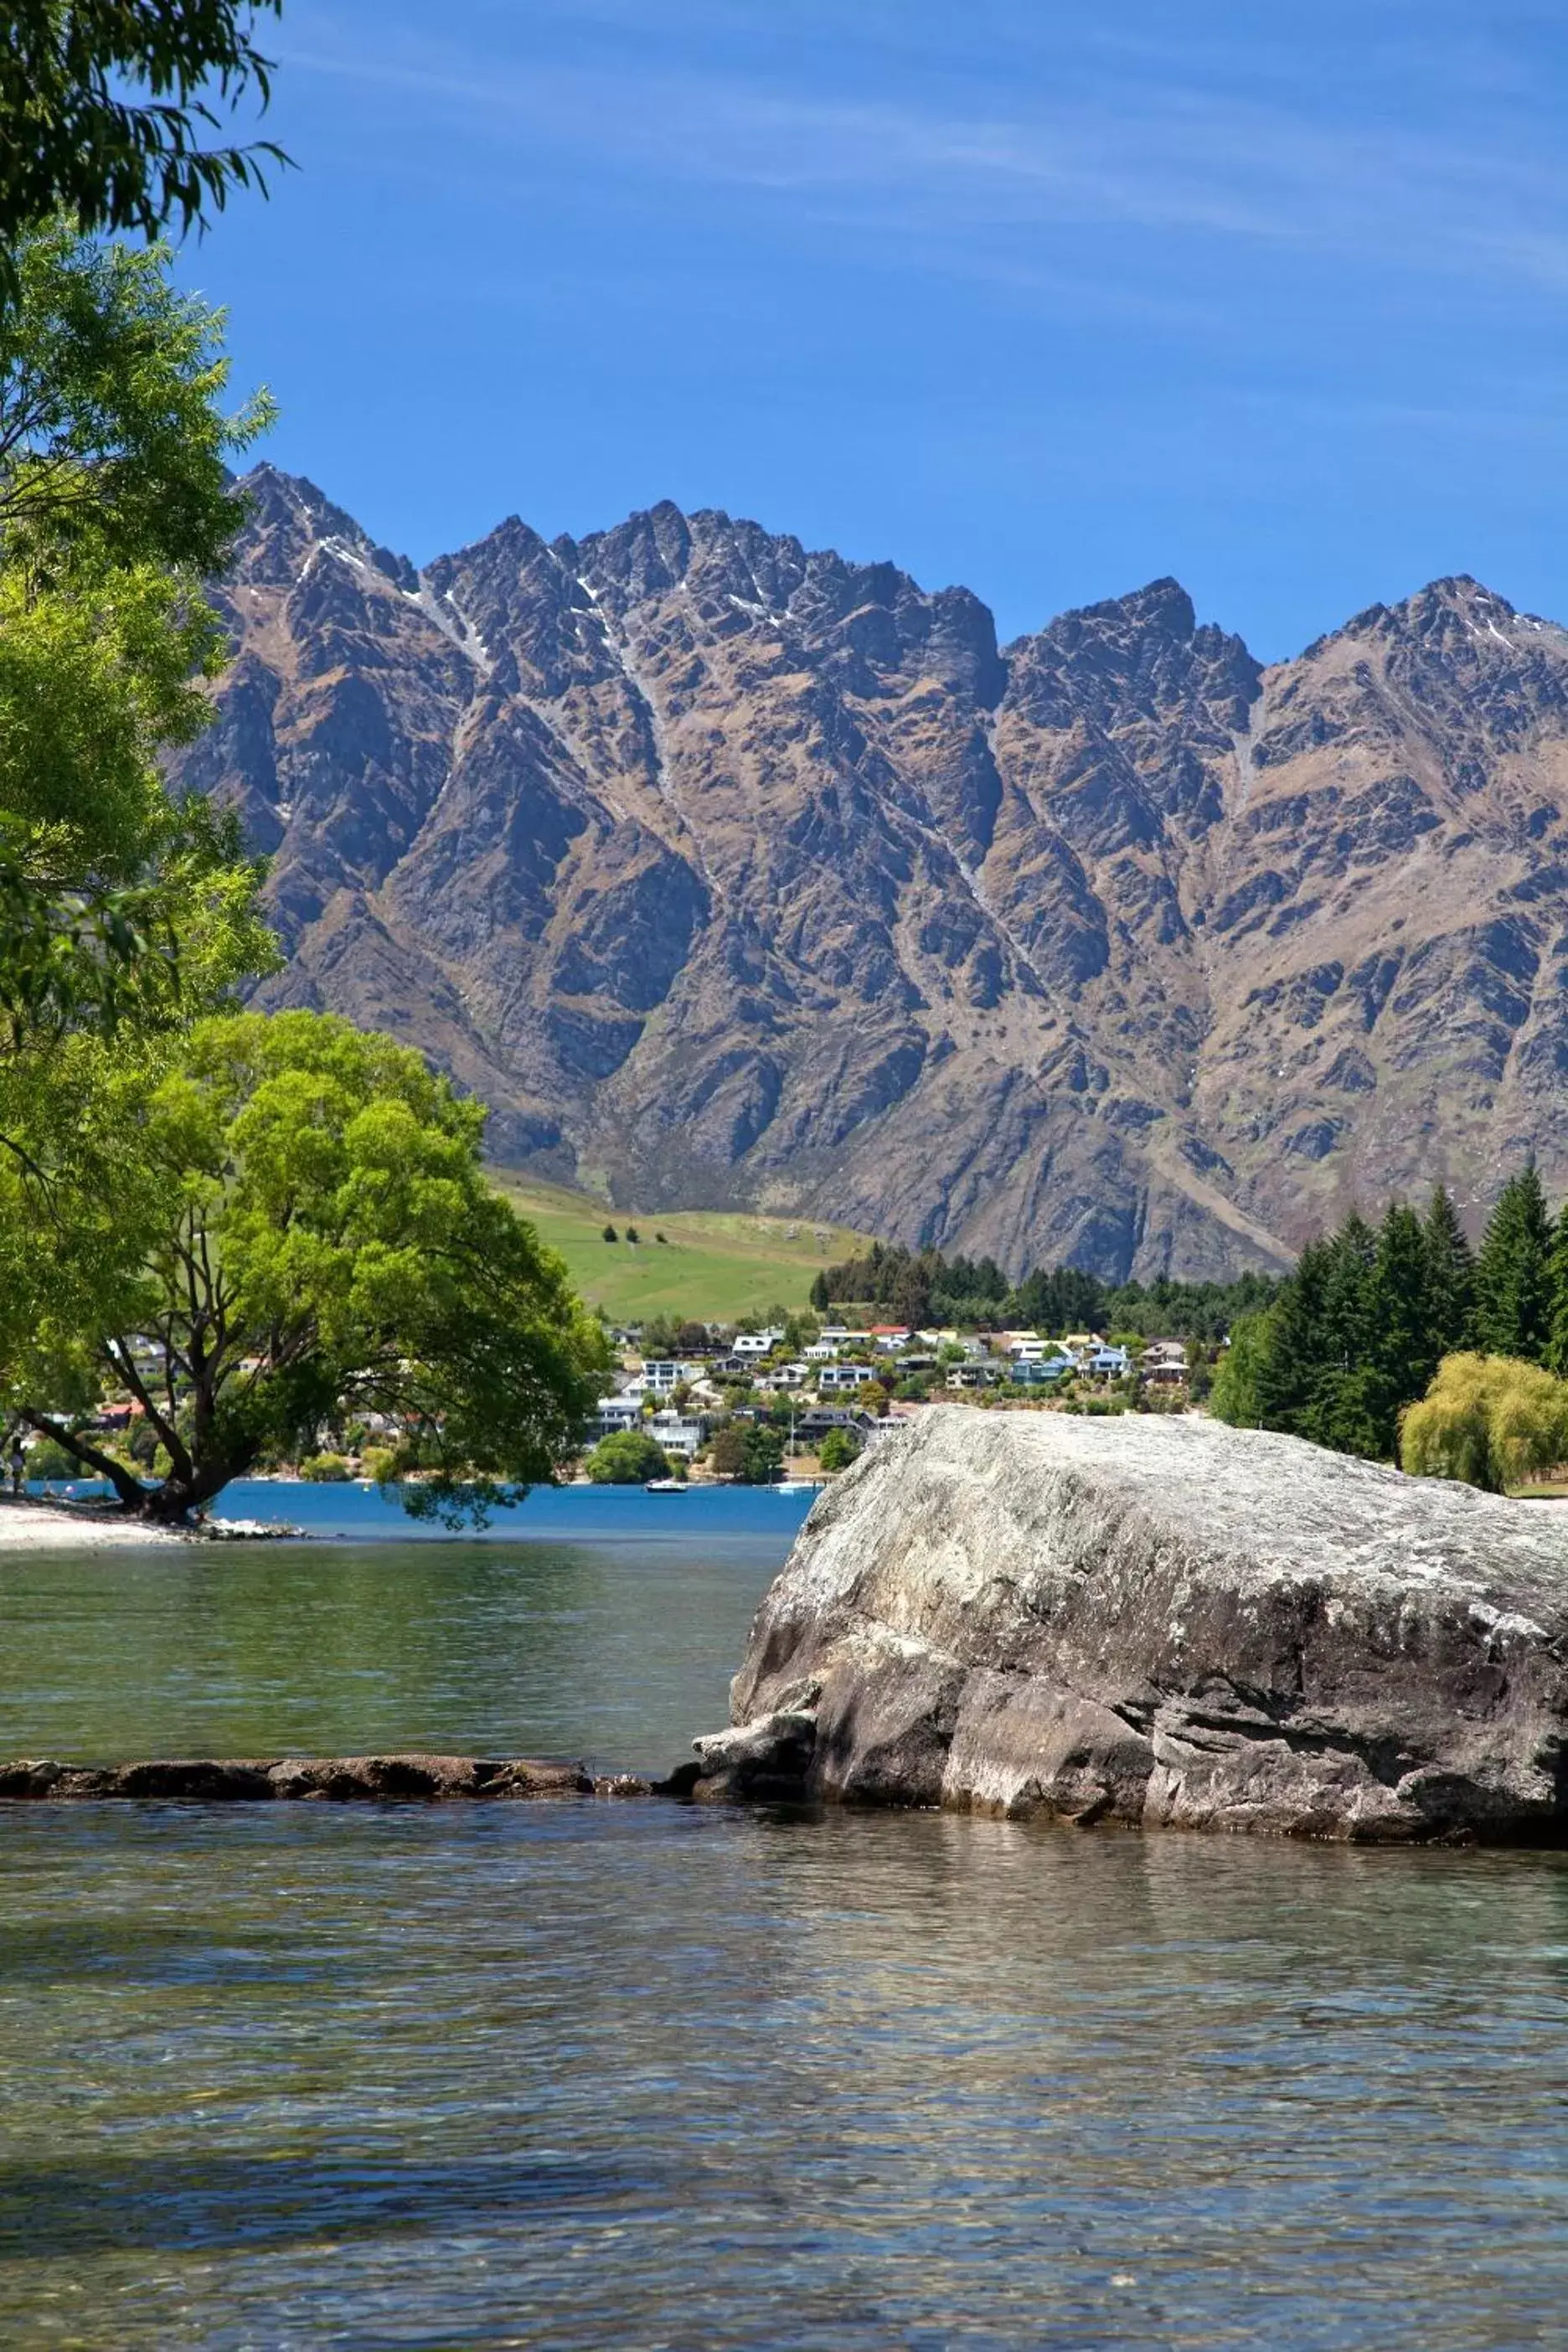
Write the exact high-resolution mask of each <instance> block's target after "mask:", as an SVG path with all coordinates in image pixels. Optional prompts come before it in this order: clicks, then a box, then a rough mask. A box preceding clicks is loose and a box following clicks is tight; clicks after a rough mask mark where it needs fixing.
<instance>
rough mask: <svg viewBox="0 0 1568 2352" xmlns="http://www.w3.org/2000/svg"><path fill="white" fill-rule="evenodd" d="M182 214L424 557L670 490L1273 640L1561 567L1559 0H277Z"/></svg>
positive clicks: (363, 490)
mask: <svg viewBox="0 0 1568 2352" xmlns="http://www.w3.org/2000/svg"><path fill="white" fill-rule="evenodd" d="M268 34H269V46H270V47H271V48H272V49H273V50H274V52H275V53H276V54H277V56H278V58H279V74H278V78H277V94H276V99H275V103H274V106H273V110H272V114H271V117H270V120H269V122H268V129H269V131H271V132H272V134H273V135H275V136H276V137H278V138H279V140H280V141H281V142H282V143H283V144H284V145H285V146H286V147H288V148H289V151H290V152H291V153H292V155H293V156H294V158H295V160H296V162H297V163H298V165H299V167H300V168H299V169H298V171H297V172H295V173H292V174H289V175H288V176H287V177H286V178H285V179H284V180H283V181H282V182H280V183H279V185H278V187H277V190H276V193H275V194H274V197H273V199H272V201H271V202H270V204H259V203H257V202H255V201H254V200H251V199H247V198H243V197H242V198H240V199H237V201H236V202H235V204H234V205H232V207H231V209H230V210H229V211H228V212H227V213H226V215H224V216H223V217H222V218H221V219H220V220H219V222H218V223H217V225H216V227H215V228H214V230H213V231H212V233H211V234H210V235H209V236H207V238H206V239H205V242H203V243H201V244H199V245H195V246H193V247H190V248H188V249H187V252H186V254H185V257H184V261H183V263H182V270H183V274H184V277H185V278H186V280H187V282H189V283H191V284H193V285H197V286H200V287H201V288H202V289H204V291H205V292H207V293H208V294H210V295H211V296H212V297H213V298H214V299H218V300H221V301H223V302H225V303H226V304H227V306H228V308H229V310H230V313H231V341H232V345H233V349H234V351H235V354H236V359H237V373H238V379H239V380H240V381H241V382H243V383H254V382H257V381H262V380H264V381H266V382H268V383H270V384H271V386H272V388H273V390H274V391H275V393H276V394H278V396H279V399H280V401H281V403H282V406H283V417H282V422H281V424H280V425H279V428H278V430H277V431H276V433H275V434H274V435H273V436H272V437H271V440H270V442H269V445H268V453H267V454H268V455H270V456H271V457H273V458H274V459H275V460H276V461H277V462H278V463H279V464H280V465H283V466H286V467H289V468H291V469H294V470H297V471H300V472H303V473H308V474H310V476H311V477H312V478H314V479H315V480H316V481H318V482H319V483H320V484H321V487H322V488H323V489H325V490H326V491H327V492H328V493H329V494H330V495H331V496H332V497H334V498H336V499H338V500H340V501H341V502H342V504H343V505H345V506H347V507H349V508H350V509H352V510H353V512H354V513H355V514H356V515H357V516H358V517H359V519H360V520H362V521H363V524H364V525H365V527H366V528H367V529H368V530H371V531H372V532H373V533H374V536H375V537H376V538H378V539H381V540H384V541H387V542H389V543H391V544H392V545H394V546H396V547H398V548H400V549H402V550H404V551H407V552H408V553H410V554H412V555H413V556H414V557H415V558H416V560H419V561H424V560H426V559H428V558H429V557H430V556H432V555H434V554H436V553H437V552H438V551H441V550H442V549H444V548H450V547H455V546H458V545H460V544H462V543H463V542H464V541H467V540H470V539H473V538H476V537H479V535H481V534H482V533H483V532H484V531H486V530H489V528H490V527H491V526H492V525H493V524H494V523H496V522H497V521H499V520H500V519H501V517H502V516H504V515H506V514H508V513H510V512H516V513H520V514H521V515H523V516H524V517H525V518H526V519H527V520H529V521H530V522H531V523H533V524H534V525H535V526H536V527H537V528H538V529H539V530H542V531H544V532H545V533H546V534H551V533H553V532H555V531H558V530H571V531H573V532H575V533H579V534H580V533H583V532H585V531H587V530H593V529H595V527H597V526H600V525H603V524H607V523H611V522H614V521H616V520H618V519H619V518H620V517H621V516H622V515H624V514H625V513H626V512H627V511H629V510H630V509H632V508H634V507H640V506H647V505H650V504H651V503H653V501H655V500H656V499H659V498H665V497H668V498H673V499H677V500H678V501H679V503H680V504H681V505H683V506H685V507H688V508H690V507H694V506H721V507H726V508H728V509H730V510H731V512H732V513H736V514H746V515H752V516H754V517H755V518H756V519H757V520H760V521H762V522H763V523H765V524H767V525H768V526H769V527H770V528H772V529H774V530H791V531H794V532H795V533H796V534H797V535H798V536H799V537H800V538H802V539H804V540H805V541H806V542H807V544H808V545H816V546H822V545H831V546H837V547H838V548H840V549H841V550H842V551H844V552H845V553H846V554H849V555H853V556H857V557H862V558H874V557H884V556H886V557H890V558H892V559H893V560H895V561H896V562H900V563H901V564H903V565H905V566H906V567H907V568H908V569H909V570H910V571H911V572H914V573H915V575H916V576H917V578H919V579H920V580H921V581H922V582H923V583H925V584H927V585H928V586H936V585H940V584H942V583H945V582H949V581H954V580H959V581H963V582H965V583H967V584H968V585H970V586H971V587H973V588H974V589H975V590H977V591H978V593H980V594H981V595H983V596H984V597H985V598H986V600H987V601H988V602H989V603H990V604H992V605H993V606H994V609H995V611H996V613H997V616H998V621H999V624H1000V626H1001V628H1002V632H1003V634H1004V635H1012V634H1014V633H1016V632H1017V631H1020V630H1023V629H1026V628H1029V627H1032V626H1035V625H1037V624H1038V623H1040V622H1041V621H1043V620H1045V619H1047V618H1048V617H1049V615H1050V614H1053V613H1055V612H1058V611H1059V610H1060V609H1062V608H1063V607H1064V606H1066V605H1068V604H1087V603H1089V602H1092V601H1093V600H1094V599H1096V598H1098V597H1101V596H1106V595H1111V594H1115V593H1119V592H1120V591H1121V590H1124V589H1127V588H1131V587H1133V586H1136V585H1138V584H1140V583H1142V582H1143V581H1145V580H1148V579H1152V578H1153V577H1155V576H1157V575H1159V574H1161V573H1163V572H1174V573H1175V574H1176V575H1177V576H1178V577H1179V578H1180V579H1181V580H1183V581H1184V583H1186V585H1187V586H1188V587H1189V589H1190V590H1191V591H1192V593H1193V594H1194V598H1195V600H1196V602H1197V604H1198V608H1199V611H1200V613H1201V614H1202V615H1203V616H1204V617H1205V618H1209V619H1215V620H1219V621H1222V622H1224V623H1225V624H1226V625H1228V626H1231V627H1235V628H1238V629H1240V630H1241V631H1242V633H1243V634H1244V635H1246V636H1247V639H1248V641H1249V642H1250V643H1251V644H1252V646H1254V649H1255V650H1256V651H1257V652H1258V653H1259V654H1261V655H1262V656H1265V657H1266V658H1272V657H1276V656H1284V655H1287V654H1289V653H1292V652H1295V651H1297V650H1299V649H1300V646H1303V645H1304V644H1306V643H1307V642H1308V641H1309V640H1310V638H1311V637H1313V636H1315V635H1318V634H1319V632H1320V631H1321V630H1323V629H1327V628H1331V627H1333V626H1335V625H1337V624H1338V623H1339V622H1341V621H1342V620H1343V619H1345V618H1347V617H1348V616H1349V615H1350V614H1352V612H1355V611H1356V610H1358V609H1359V608H1360V607H1362V606H1363V605H1365V604H1370V603H1372V602H1373V600H1375V599H1379V598H1383V599H1393V598H1395V597H1398V596H1401V595H1404V594H1406V593H1409V592H1410V591H1411V590H1413V589H1414V588H1415V587H1417V586H1419V585H1420V584H1421V583H1424V582H1425V581H1426V580H1428V579H1430V578H1433V577H1436V576H1437V575H1440V574H1442V573H1444V572H1461V571H1464V572H1475V573H1477V574H1478V575H1479V577H1481V578H1482V579H1484V580H1486V581H1487V582H1488V583H1489V585H1491V586H1492V587H1495V588H1497V589H1499V590H1500V591H1501V593H1503V594H1504V595H1506V596H1509V597H1510V598H1511V599H1512V600H1513V602H1514V603H1515V604H1520V605H1521V606H1525V607H1528V608H1530V609H1532V610H1535V611H1541V612H1545V613H1549V614H1553V615H1555V616H1558V617H1563V618H1568V16H1564V13H1563V10H1562V8H1561V6H1560V5H1557V0H1539V5H1537V4H1536V0H1489V5H1487V6H1486V7H1485V8H1484V9H1483V8H1480V7H1478V6H1476V5H1474V0H1469V4H1468V5H1458V0H1420V5H1415V0H1408V5H1407V0H1268V5H1258V0H1184V5H1179V6H1178V5H1175V0H1097V5H1095V6H1093V7H1092V8H1091V7H1089V6H1088V5H1073V6H1067V5H1058V0H962V5H960V0H777V5H763V4H762V0H658V5H652V0H447V5H446V6H445V7H444V8H439V9H438V8H435V7H432V6H431V5H429V0H286V5H285V16H284V20H283V23H282V25H281V26H278V27H268Z"/></svg>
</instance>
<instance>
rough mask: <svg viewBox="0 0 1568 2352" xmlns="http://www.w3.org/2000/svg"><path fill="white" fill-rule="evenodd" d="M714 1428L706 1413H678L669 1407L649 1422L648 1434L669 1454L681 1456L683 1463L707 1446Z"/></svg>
mask: <svg viewBox="0 0 1568 2352" xmlns="http://www.w3.org/2000/svg"><path fill="white" fill-rule="evenodd" d="M712 1426H713V1423H712V1421H711V1419H710V1416H709V1415H708V1414H707V1413H705V1412H676V1410H675V1408H674V1407H673V1406H671V1405H667V1406H666V1407H665V1408H664V1410H663V1411H662V1412H656V1413H655V1414H654V1415H653V1417H652V1419H651V1420H650V1421H649V1422H648V1423H647V1433H648V1435H649V1436H650V1437H651V1438H652V1439H653V1440H654V1442H655V1444H658V1445H662V1446H663V1448H664V1450H665V1452H666V1453H667V1454H679V1455H680V1457H681V1459H682V1460H683V1461H685V1462H689V1461H691V1459H692V1458H693V1456H694V1455H695V1454H699V1453H700V1451H701V1449H702V1447H703V1446H704V1445H706V1444H707V1443H708V1434H709V1432H710V1430H711V1428H712Z"/></svg>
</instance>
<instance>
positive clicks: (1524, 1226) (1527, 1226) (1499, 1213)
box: [1474, 1162, 1552, 1363]
mask: <svg viewBox="0 0 1568 2352" xmlns="http://www.w3.org/2000/svg"><path fill="white" fill-rule="evenodd" d="M1551 1254H1552V1219H1551V1216H1550V1214H1549V1213H1548V1210H1547V1206H1546V1195H1545V1193H1544V1192H1542V1184H1541V1178H1540V1176H1539V1175H1538V1174H1537V1172H1536V1170H1535V1167H1534V1164H1533V1162H1532V1163H1531V1165H1530V1166H1529V1167H1528V1168H1524V1169H1521V1171H1520V1172H1519V1174H1518V1175H1517V1176H1510V1178H1509V1181H1508V1182H1507V1183H1506V1184H1505V1185H1504V1186H1503V1188H1502V1191H1501V1192H1500V1193H1499V1195H1498V1200H1497V1206H1496V1207H1495V1208H1494V1209H1493V1211H1492V1213H1491V1215H1490V1217H1489V1219H1488V1221H1487V1229H1486V1233H1485V1234H1484V1236H1483V1237H1482V1241H1481V1247H1480V1254H1479V1256H1478V1258H1477V1260H1476V1282H1475V1294H1476V1305H1475V1316H1474V1326H1475V1339H1476V1345H1477V1347H1478V1348H1479V1349H1481V1351H1482V1352H1483V1353H1484V1354H1487V1355H1491V1356H1515V1357H1518V1358H1520V1359H1521V1360H1522V1361H1524V1362H1527V1363H1538V1362H1539V1361H1540V1360H1541V1357H1542V1352H1543V1350H1544V1349H1545V1346H1546V1341H1547V1337H1548V1335H1549V1332H1550V1329H1551V1323H1552V1302H1551V1277H1550V1273H1549V1260H1550V1258H1551Z"/></svg>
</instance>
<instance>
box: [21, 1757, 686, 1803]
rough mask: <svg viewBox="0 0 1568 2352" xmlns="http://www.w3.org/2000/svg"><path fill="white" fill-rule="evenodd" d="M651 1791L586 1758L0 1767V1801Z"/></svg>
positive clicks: (398, 1798)
mask: <svg viewBox="0 0 1568 2352" xmlns="http://www.w3.org/2000/svg"><path fill="white" fill-rule="evenodd" d="M653 1788H654V1783H653V1782H651V1781H648V1780H642V1779H640V1778H639V1777H638V1776H637V1774H635V1773H631V1772H618V1773H613V1774H610V1775H607V1776H601V1777H600V1778H599V1779H597V1780H595V1778H594V1776H593V1775H592V1774H591V1773H590V1772H589V1771H588V1770H587V1769H586V1767H585V1766H584V1765H582V1764H557V1763H551V1762H546V1761H544V1760H542V1759H539V1758H536V1757H526V1756H507V1757H486V1756H424V1755H411V1756H279V1757H212V1756H205V1757H184V1758H179V1757H170V1758H163V1759H156V1758H154V1759H148V1760H146V1761H144V1762H142V1763H137V1764H59V1763H57V1762H55V1761H54V1760H53V1759H31V1758H27V1757H21V1758H18V1759H16V1760H15V1761H14V1762H12V1763H9V1764H0V1800H5V1799H7V1798H10V1799H24V1800H26V1799H31V1800H35V1801H37V1800H48V1799H53V1800H56V1801H63V1802H68V1801H71V1800H73V1799H75V1800H81V1799H89V1798H95V1797H139V1798H142V1799H155V1798H162V1799H163V1800H165V1801H173V1802H175V1803H182V1804H232V1803H247V1802H248V1803H254V1802H257V1801H278V1800H285V1801H287V1800H296V1801H299V1800H305V1799H310V1798H315V1799H318V1800H320V1801H323V1802H327V1803H331V1802H334V1801H337V1802H348V1801H353V1799H355V1798H359V1799H365V1798H370V1799H376V1800H379V1801H382V1802H383V1803H388V1802H410V1801H420V1800H423V1801H432V1800H439V1799H443V1798H458V1797H461V1798H470V1799H471V1798H476V1797H477V1798H482V1799H486V1800H496V1799H505V1798H518V1797H642V1796H648V1795H650V1794H651V1793H652V1792H653Z"/></svg>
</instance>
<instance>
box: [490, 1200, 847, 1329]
mask: <svg viewBox="0 0 1568 2352" xmlns="http://www.w3.org/2000/svg"><path fill="white" fill-rule="evenodd" d="M495 1181H496V1182H497V1183H498V1184H499V1185H500V1189H501V1191H502V1192H504V1193H505V1194H506V1196H507V1198H508V1199H509V1200H510V1202H512V1203H513V1205H514V1206H515V1207H516V1208H517V1209H519V1210H520V1211H521V1213H522V1214H523V1215H524V1216H525V1217H527V1218H529V1219H531V1222H532V1223H534V1224H535V1225H536V1226H537V1227H538V1229H539V1233H540V1236H541V1238H542V1240H544V1241H546V1242H548V1243H549V1244H550V1246H551V1248H552V1249H553V1250H557V1251H559V1252H560V1254H561V1255H562V1256H563V1258H564V1259H565V1261H566V1265H567V1268H568V1271H569V1272H570V1274H571V1276H572V1279H573V1282H574V1284H575V1285H576V1286H577V1288H578V1289H579V1290H580V1291H581V1292H582V1294H583V1296H584V1298H586V1299H587V1300H588V1302H589V1303H590V1305H592V1306H595V1307H603V1308H604V1310H605V1314H606V1315H607V1316H608V1317H609V1318H610V1319H611V1321H612V1322H616V1323H641V1322H644V1321H646V1320H647V1318H648V1317H649V1316H651V1315H674V1316H689V1318H691V1319H692V1321H694V1322H697V1323H734V1322H738V1321H739V1320H741V1319H742V1318H743V1317H747V1316H763V1315H765V1314H766V1313H767V1311H768V1309H769V1307H805V1305H806V1303H807V1297H808V1294H809V1292H810V1289H811V1285H812V1279H813V1277H814V1276H815V1275H816V1272H817V1270H818V1268H819V1267H821V1266H825V1265H833V1264H835V1263H836V1262H837V1260H839V1259H841V1258H847V1257H850V1256H852V1255H854V1253H855V1252H856V1250H857V1249H859V1248H863V1247H864V1246H865V1245H866V1240H867V1236H866V1235H864V1234H857V1233H854V1232H851V1230H850V1229H849V1228H848V1227H847V1225H824V1224H818V1223H814V1222H813V1221H812V1219H810V1218H809V1217H763V1216H753V1215H752V1214H751V1213H749V1212H746V1211H742V1210H733V1209H678V1210H672V1211H670V1212H669V1213H667V1214H663V1215H658V1216H644V1215H642V1214H640V1213H635V1212H634V1213H627V1212H625V1211H623V1210H620V1209H606V1208H605V1206H604V1204H603V1202H598V1201H593V1200H590V1199H588V1198H587V1196H586V1195H585V1194H584V1193H581V1192H568V1191H567V1190H566V1189H565V1188H564V1187H563V1186H561V1185H555V1184H540V1183H535V1182H533V1181H531V1179H529V1178H528V1177H525V1176H512V1175H507V1174H502V1173H500V1172H499V1171H498V1172H497V1174H496V1180H495ZM628 1223H629V1224H633V1225H635V1226H636V1227H637V1233H638V1234H639V1235H640V1237H641V1238H640V1239H639V1240H638V1241H637V1242H636V1243H631V1242H627V1241H626V1238H625V1235H626V1226H627V1225H628ZM606 1224H612V1225H614V1226H615V1228H616V1233H617V1234H620V1235H621V1236H622V1238H621V1239H620V1240H618V1241H616V1242H606V1241H605V1240H604V1239H603V1238H602V1236H603V1234H604V1229H605V1225H606ZM655 1234H663V1235H664V1236H665V1238H664V1240H663V1241H662V1242H658V1241H656V1240H655V1238H654V1236H655ZM819 1235H820V1236H821V1237H822V1238H821V1239H820V1240H819V1239H818V1236H819Z"/></svg>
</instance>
